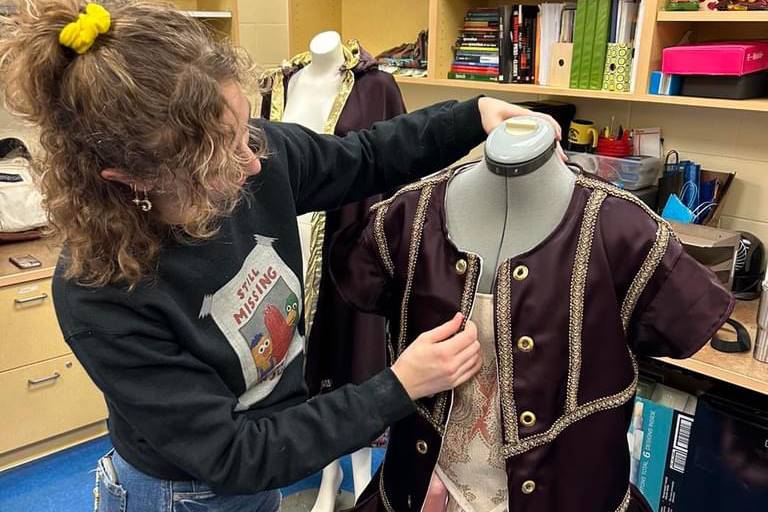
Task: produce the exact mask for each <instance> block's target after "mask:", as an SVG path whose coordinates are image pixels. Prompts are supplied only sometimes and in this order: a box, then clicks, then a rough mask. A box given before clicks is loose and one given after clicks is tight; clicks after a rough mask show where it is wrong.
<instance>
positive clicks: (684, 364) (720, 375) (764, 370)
mask: <svg viewBox="0 0 768 512" xmlns="http://www.w3.org/2000/svg"><path fill="white" fill-rule="evenodd" d="M757 302H758V301H756V300H753V301H749V302H744V301H737V302H736V309H735V310H734V312H733V318H734V319H735V320H738V321H739V322H741V323H742V324H744V326H745V327H746V328H747V330H748V331H749V334H750V336H751V337H752V340H753V342H754V339H755V333H756V330H757V326H756V323H755V322H756V318H757ZM727 329H730V327H727ZM727 329H723V330H724V331H726V332H727ZM731 332H732V331H731ZM729 334H730V333H729ZM658 360H659V361H663V362H664V363H666V364H669V365H672V366H675V367H678V368H683V369H685V370H688V371H691V372H695V373H698V374H700V375H705V376H707V377H711V378H713V379H717V380H721V381H723V382H728V383H730V384H733V385H735V386H739V387H742V388H746V389H750V390H752V391H756V392H758V393H761V394H764V395H768V364H766V363H761V362H759V361H757V360H755V359H754V358H753V357H752V351H751V350H750V351H749V352H743V353H740V354H726V353H724V352H718V351H717V350H715V349H713V348H712V347H711V346H710V345H709V343H707V344H706V345H705V346H704V348H702V349H701V350H700V351H699V352H697V353H696V354H694V355H693V356H691V357H690V358H688V359H669V358H667V357H661V358H658Z"/></svg>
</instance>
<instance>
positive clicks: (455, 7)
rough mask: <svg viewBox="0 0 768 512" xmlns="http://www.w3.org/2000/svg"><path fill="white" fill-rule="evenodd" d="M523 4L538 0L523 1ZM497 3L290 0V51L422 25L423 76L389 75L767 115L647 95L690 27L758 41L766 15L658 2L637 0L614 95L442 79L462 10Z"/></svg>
mask: <svg viewBox="0 0 768 512" xmlns="http://www.w3.org/2000/svg"><path fill="white" fill-rule="evenodd" d="M523 2H524V3H540V2H538V1H535V0H523ZM503 3H505V1H504V0H411V1H407V0H387V1H381V2H372V1H366V0H290V1H289V15H288V20H289V21H288V25H289V37H290V52H291V54H296V53H299V52H301V51H305V50H306V48H307V45H308V43H309V40H310V39H311V38H312V36H314V35H315V34H317V33H319V32H322V31H324V30H336V31H338V32H339V33H341V35H342V37H343V38H345V39H347V38H352V37H354V38H356V39H358V40H359V41H360V42H361V44H362V45H363V47H365V48H366V49H367V50H368V51H370V52H371V53H374V54H376V53H378V52H380V51H382V50H384V49H387V48H390V47H393V46H396V45H398V44H402V43H404V42H409V41H413V40H414V39H415V38H416V35H417V34H418V32H419V30H423V29H429V34H430V38H429V39H430V40H429V66H428V76H427V77H423V78H414V77H396V80H397V81H398V83H400V84H403V85H408V86H416V85H418V86H425V87H427V86H432V87H434V86H437V87H452V88H455V89H470V90H477V91H498V92H505V93H515V94H531V95H537V96H540V97H570V98H589V99H596V100H610V101H627V102H640V103H655V104H666V105H677V106H684V107H694V108H708V109H727V110H741V111H752V112H768V98H761V99H755V100H725V99H711V98H695V97H687V96H657V95H651V94H648V93H647V90H648V83H649V78H650V74H651V72H652V71H655V70H658V69H660V68H661V54H662V50H663V49H664V48H666V47H668V46H672V45H675V44H677V43H678V42H679V41H680V40H681V39H682V38H683V36H684V35H685V34H686V33H688V32H690V33H691V34H692V40H693V41H712V40H718V39H719V40H723V39H729V40H739V39H765V37H766V34H768V12H755V11H751V12H744V11H742V12H738V11H728V12H716V11H697V12H666V11H663V10H662V9H663V6H664V5H665V4H666V2H665V0H644V4H643V5H644V7H643V8H644V9H645V12H644V15H643V22H642V24H641V25H639V26H638V34H639V39H640V45H639V47H638V49H637V52H636V57H635V58H636V59H639V60H638V74H637V81H636V84H635V87H634V92H630V93H616V92H609V91H596V90H587V89H567V88H555V87H547V86H541V85H529V84H499V83H493V82H475V81H468V80H449V79H448V78H447V76H448V71H449V69H450V65H451V60H452V46H453V44H454V42H455V40H456V36H457V34H458V30H459V28H460V27H461V26H462V24H463V19H464V14H465V13H466V11H467V9H469V8H470V7H482V6H485V7H488V6H495V5H499V4H503Z"/></svg>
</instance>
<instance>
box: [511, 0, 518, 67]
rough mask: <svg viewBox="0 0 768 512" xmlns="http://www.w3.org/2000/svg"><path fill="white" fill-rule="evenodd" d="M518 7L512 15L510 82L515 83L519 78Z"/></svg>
mask: <svg viewBox="0 0 768 512" xmlns="http://www.w3.org/2000/svg"><path fill="white" fill-rule="evenodd" d="M519 8H520V6H516V7H515V11H514V12H513V13H512V75H511V80H510V81H512V82H514V81H516V80H517V79H518V78H519V76H520V18H519V16H518V13H517V10H518V9H519Z"/></svg>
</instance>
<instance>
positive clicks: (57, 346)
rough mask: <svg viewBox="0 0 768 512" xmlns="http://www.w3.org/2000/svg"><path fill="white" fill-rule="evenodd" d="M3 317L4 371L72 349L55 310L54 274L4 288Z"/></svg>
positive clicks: (0, 360) (0, 296) (0, 348)
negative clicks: (68, 345)
mask: <svg viewBox="0 0 768 512" xmlns="http://www.w3.org/2000/svg"><path fill="white" fill-rule="evenodd" d="M0 318H2V323H3V335H2V338H0V372H4V371H7V370H13V369H14V368H18V367H20V366H25V365H29V364H32V363H36V362H38V361H45V360H48V359H51V358H54V357H57V356H63V355H65V354H67V353H69V348H68V347H67V345H66V344H65V343H64V340H63V339H62V337H61V333H60V332H59V326H58V323H57V321H56V313H55V312H54V310H53V297H52V294H51V280H50V278H49V279H39V280H36V281H30V282H28V283H20V284H16V285H12V286H4V287H2V288H0ZM0 389H3V390H4V388H3V387H2V386H0Z"/></svg>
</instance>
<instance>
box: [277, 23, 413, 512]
mask: <svg viewBox="0 0 768 512" xmlns="http://www.w3.org/2000/svg"><path fill="white" fill-rule="evenodd" d="M262 85H263V86H264V87H266V89H267V92H266V93H265V94H264V97H263V101H262V116H263V117H268V118H269V119H271V120H273V121H286V122H295V123H298V124H301V125H303V126H305V127H307V128H309V129H311V130H313V131H316V132H322V133H329V134H330V133H333V134H336V135H339V136H342V135H344V134H346V133H348V132H350V131H353V130H360V129H364V128H370V127H371V125H373V123H375V122H376V121H383V120H386V119H390V118H392V117H395V116H397V115H399V114H402V113H404V112H405V105H404V103H403V99H402V96H401V94H400V90H399V88H398V87H397V84H396V83H395V81H394V79H393V78H392V76H391V75H389V74H387V73H384V72H382V71H379V70H378V68H377V64H376V61H375V59H374V58H373V57H372V56H371V55H370V54H369V53H367V52H366V51H365V50H364V49H362V48H361V47H360V46H359V44H358V43H357V41H355V40H350V41H348V42H347V43H346V44H342V43H341V38H340V37H339V35H338V34H337V33H336V32H323V33H321V34H318V35H317V36H315V38H313V40H312V41H311V42H310V51H309V52H306V53H302V54H299V55H297V56H295V57H293V58H292V59H290V60H289V61H287V62H285V63H284V64H283V65H282V67H280V68H277V69H273V70H269V71H267V72H266V73H265V74H264V76H263V77H262ZM381 199H382V198H381V196H375V197H371V198H369V199H368V200H366V201H361V202H358V203H354V204H350V205H346V206H344V207H342V208H339V209H336V210H333V211H328V212H324V213H315V214H312V220H311V235H310V234H308V233H307V231H310V230H309V229H307V230H305V231H304V232H303V233H302V235H303V236H302V246H303V248H304V249H305V253H304V259H305V261H306V262H307V264H306V267H305V273H306V281H305V283H306V284H305V292H306V297H305V308H306V309H305V310H306V312H307V313H306V318H307V320H306V325H307V334H306V338H307V347H306V358H307V359H306V369H305V374H306V379H307V385H308V387H309V390H310V393H312V394H318V393H320V392H326V391H330V390H333V389H336V388H338V387H340V386H342V385H344V384H347V383H354V384H359V383H361V382H364V381H366V380H368V379H369V378H370V377H371V376H373V375H375V374H376V373H378V372H379V371H381V370H382V369H383V368H384V367H385V366H386V364H387V361H386V352H385V321H384V319H383V318H382V317H380V316H376V315H370V314H365V313H362V312H359V311H357V310H355V309H352V308H350V307H349V306H348V305H347V304H346V303H345V302H344V301H343V300H342V299H341V297H340V296H339V295H338V292H337V291H336V290H335V287H334V286H333V283H332V282H331V280H330V279H329V278H328V277H327V272H328V271H327V265H326V264H325V262H326V258H325V256H327V251H328V242H329V241H330V240H331V238H332V236H333V235H334V234H335V233H336V232H338V231H340V230H342V229H344V228H346V227H347V226H349V225H350V224H353V223H356V222H361V221H362V220H364V219H365V217H366V215H367V212H368V209H369V208H370V207H371V206H372V205H373V204H375V203H376V202H377V201H379V200H381ZM303 224H304V227H307V226H308V224H309V223H307V222H306V220H304V223H303ZM299 225H300V228H301V227H302V222H300V223H299ZM308 239H309V240H308ZM307 248H308V251H306V249H307ZM352 463H353V476H354V482H355V494H356V495H358V494H359V493H360V492H362V490H363V489H364V488H365V486H366V485H367V483H368V482H369V481H370V477H371V474H370V473H371V471H370V468H371V451H370V449H368V448H364V449H362V450H359V451H358V452H355V453H354V454H352ZM341 479H342V473H341V467H340V465H339V463H338V461H336V462H334V463H331V464H330V465H329V466H328V467H327V468H326V470H325V471H324V472H323V481H322V484H321V487H320V492H319V495H318V501H317V503H316V505H315V508H314V510H315V512H320V511H325V510H331V509H332V507H333V504H334V502H335V498H336V493H337V491H338V489H339V486H340V484H341Z"/></svg>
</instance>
